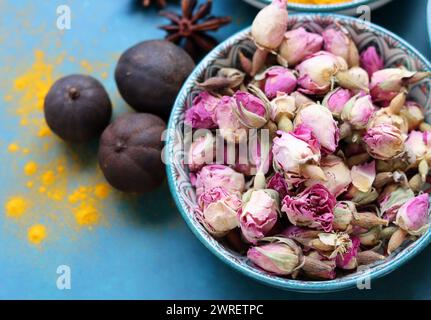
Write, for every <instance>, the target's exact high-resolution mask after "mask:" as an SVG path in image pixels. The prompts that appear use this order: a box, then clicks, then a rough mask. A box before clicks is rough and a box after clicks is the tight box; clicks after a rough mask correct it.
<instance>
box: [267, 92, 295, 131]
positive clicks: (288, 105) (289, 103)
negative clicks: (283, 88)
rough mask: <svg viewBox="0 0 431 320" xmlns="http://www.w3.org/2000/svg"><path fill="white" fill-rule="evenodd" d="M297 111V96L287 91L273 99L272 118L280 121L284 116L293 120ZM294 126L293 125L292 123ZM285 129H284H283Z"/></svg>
mask: <svg viewBox="0 0 431 320" xmlns="http://www.w3.org/2000/svg"><path fill="white" fill-rule="evenodd" d="M295 113H296V102H295V98H294V97H291V96H289V95H287V94H285V93H283V94H279V95H278V96H277V97H276V98H274V99H273V100H272V101H271V120H272V121H274V122H277V123H278V122H280V121H281V120H282V118H283V117H287V118H288V119H289V120H292V119H293V118H294V117H295ZM292 126H293V125H292ZM283 131H284V130H283Z"/></svg>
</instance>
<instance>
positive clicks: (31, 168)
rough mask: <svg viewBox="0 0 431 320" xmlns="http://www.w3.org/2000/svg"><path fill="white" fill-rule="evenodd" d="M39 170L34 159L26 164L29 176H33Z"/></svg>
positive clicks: (26, 172) (25, 169)
mask: <svg viewBox="0 0 431 320" xmlns="http://www.w3.org/2000/svg"><path fill="white" fill-rule="evenodd" d="M36 172H37V163H36V162H34V161H30V162H27V164H26V165H25V166H24V173H25V174H26V175H28V176H32V175H34V174H35V173H36Z"/></svg>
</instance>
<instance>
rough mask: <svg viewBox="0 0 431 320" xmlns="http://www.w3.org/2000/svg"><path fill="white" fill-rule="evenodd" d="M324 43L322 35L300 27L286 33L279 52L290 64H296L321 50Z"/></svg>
mask: <svg viewBox="0 0 431 320" xmlns="http://www.w3.org/2000/svg"><path fill="white" fill-rule="evenodd" d="M322 45H323V38H322V37H321V36H320V35H318V34H317V33H311V32H307V31H306V30H305V29H304V28H303V27H300V28H297V29H293V30H290V31H288V32H286V33H285V35H284V40H283V43H282V44H281V46H280V49H279V54H280V55H281V57H282V58H283V59H284V60H285V61H286V62H287V63H288V65H289V66H295V65H297V64H298V63H300V62H302V61H303V60H304V59H305V58H306V57H308V56H310V55H312V54H314V53H316V52H319V51H320V50H321V49H322Z"/></svg>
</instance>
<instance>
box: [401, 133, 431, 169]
mask: <svg viewBox="0 0 431 320" xmlns="http://www.w3.org/2000/svg"><path fill="white" fill-rule="evenodd" d="M405 148H406V153H407V158H408V161H409V163H410V165H412V166H417V165H419V163H420V162H421V161H422V160H424V159H426V157H427V155H428V153H429V152H430V150H431V132H429V131H425V132H420V131H412V132H410V133H409V136H408V138H407V140H406V143H405Z"/></svg>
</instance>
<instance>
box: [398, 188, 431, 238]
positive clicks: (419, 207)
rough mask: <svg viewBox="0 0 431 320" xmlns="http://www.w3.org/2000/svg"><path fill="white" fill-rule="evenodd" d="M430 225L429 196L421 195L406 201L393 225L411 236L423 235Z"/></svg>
mask: <svg viewBox="0 0 431 320" xmlns="http://www.w3.org/2000/svg"><path fill="white" fill-rule="evenodd" d="M429 223H430V212H429V195H428V194H427V193H424V194H421V195H419V196H417V197H416V198H413V199H411V200H409V201H407V202H406V203H405V204H404V205H403V206H402V207H401V208H400V209H399V210H398V213H397V218H396V220H395V224H397V225H398V226H399V227H400V228H401V229H403V230H405V231H407V232H408V233H409V234H411V235H413V236H420V235H422V234H424V233H425V232H426V231H427V230H428V228H429Z"/></svg>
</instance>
